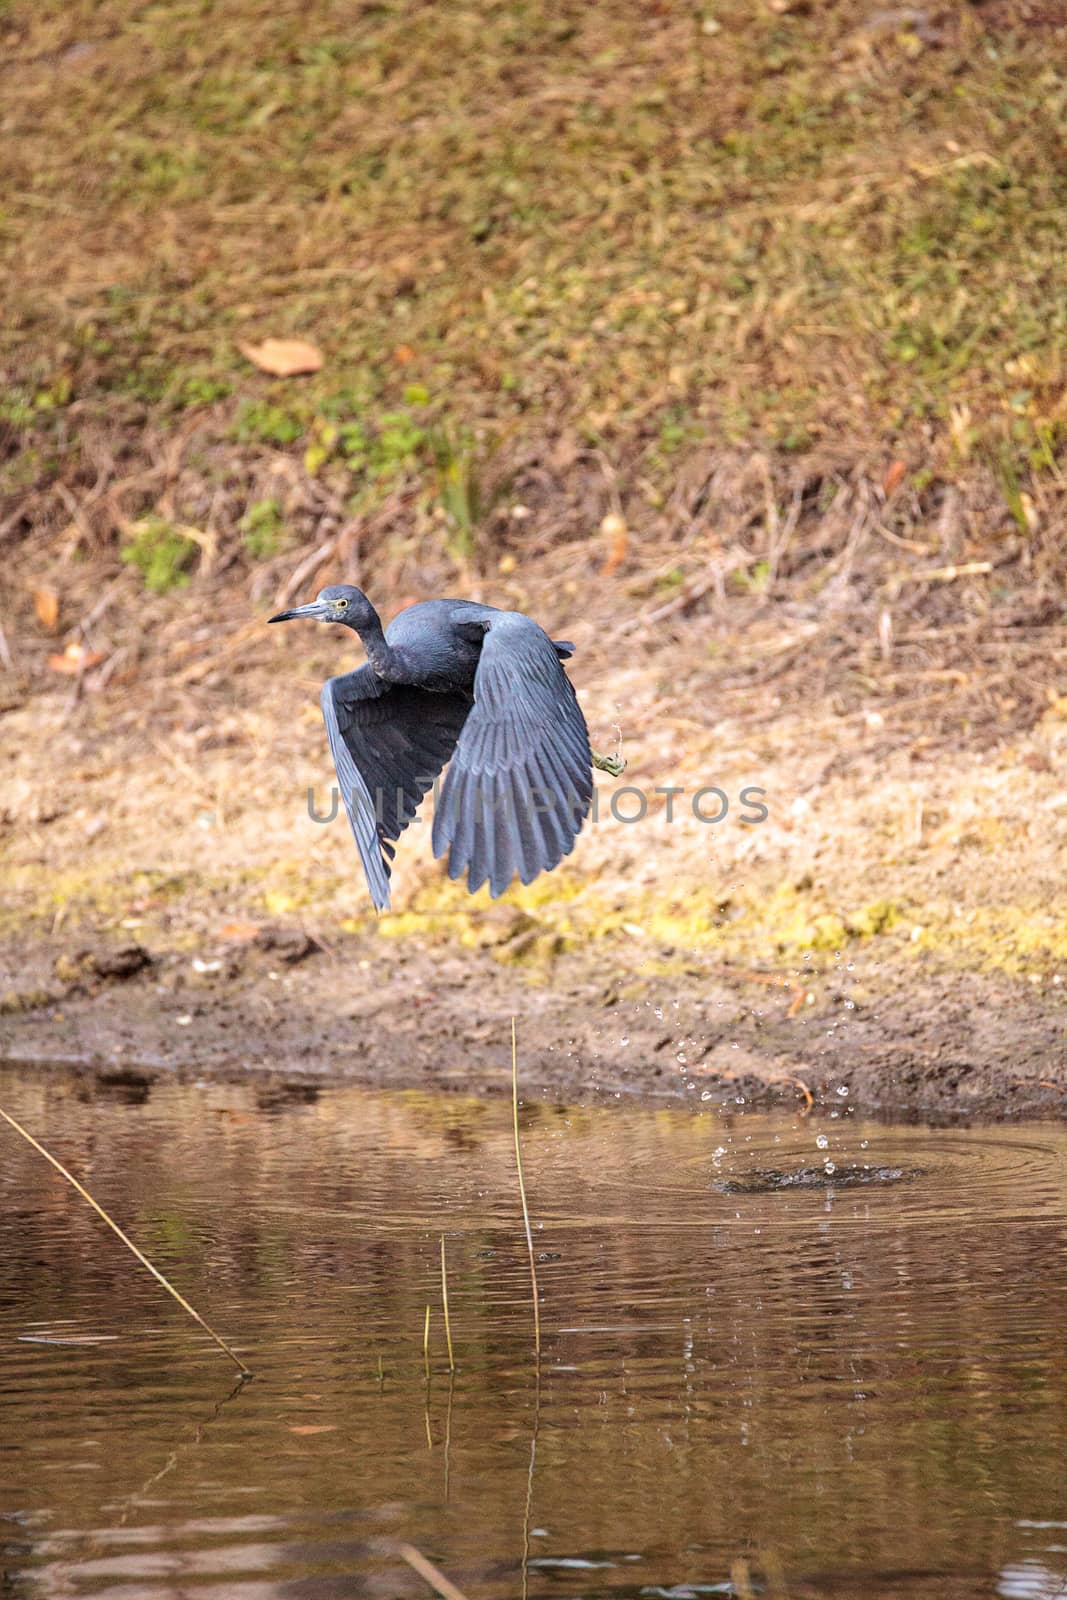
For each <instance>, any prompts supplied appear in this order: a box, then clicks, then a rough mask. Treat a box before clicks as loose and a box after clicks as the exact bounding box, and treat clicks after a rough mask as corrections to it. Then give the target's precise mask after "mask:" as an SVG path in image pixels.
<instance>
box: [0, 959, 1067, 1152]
mask: <svg viewBox="0 0 1067 1600" xmlns="http://www.w3.org/2000/svg"><path fill="white" fill-rule="evenodd" d="M60 944H61V948H59V949H56V948H48V947H47V946H45V945H41V946H38V948H37V951H36V953H35V955H34V956H33V957H32V958H31V959H30V960H29V961H27V960H26V959H25V957H24V955H22V954H21V953H18V952H16V951H14V950H12V949H9V950H8V951H7V952H6V957H5V959H4V961H3V967H2V977H0V1040H2V1046H0V1048H2V1056H3V1059H4V1060H6V1061H8V1062H18V1063H20V1064H26V1063H39V1064H40V1066H41V1068H42V1070H44V1069H49V1068H68V1069H74V1070H77V1071H78V1072H82V1073H85V1074H86V1075H87V1076H89V1077H91V1078H93V1079H95V1080H96V1081H97V1082H99V1083H100V1084H101V1085H104V1086H106V1085H109V1084H110V1085H113V1086H115V1087H116V1088H117V1089H120V1090H121V1089H123V1088H125V1089H129V1088H131V1087H136V1085H137V1084H138V1083H139V1082H146V1081H151V1080H153V1079H156V1078H159V1077H170V1076H179V1077H184V1078H190V1077H191V1078H204V1079H229V1080H233V1079H239V1078H245V1077H248V1076H249V1075H254V1076H256V1077H259V1078H262V1079H263V1080H264V1082H265V1083H272V1084H275V1085H277V1084H278V1083H286V1082H291V1083H292V1084H294V1085H299V1084H300V1083H304V1082H308V1081H310V1080H314V1081H324V1082H325V1081H345V1082H353V1083H360V1084H367V1085H374V1086H383V1087H394V1088H397V1089H405V1090H419V1089H425V1090H441V1089H444V1090H462V1091H464V1092H476V1093H486V1094H499V1093H505V1092H507V1091H508V1089H509V1087H510V1023H511V1017H512V1016H513V1015H514V1016H516V1017H517V1018H518V1029H519V1049H520V1074H521V1082H522V1086H523V1093H524V1095H526V1096H527V1097H531V1096H540V1097H545V1098H551V1099H556V1100H567V1101H574V1100H589V1099H609V1100H610V1099H612V1098H615V1097H626V1098H631V1097H639V1098H645V1099H649V1100H668V1099H669V1100H671V1101H673V1102H676V1103H677V1102H683V1103H689V1104H691V1105H692V1106H693V1107H694V1109H708V1108H709V1106H714V1107H722V1108H725V1109H728V1110H729V1111H730V1112H731V1113H736V1112H737V1111H739V1110H741V1109H743V1108H744V1107H745V1106H766V1105H767V1104H768V1103H781V1104H793V1105H795V1106H796V1107H797V1109H798V1111H804V1112H806V1111H808V1110H810V1109H812V1108H814V1109H815V1110H816V1111H817V1112H818V1111H828V1110H833V1111H843V1110H847V1109H852V1110H855V1111H858V1112H864V1113H872V1114H878V1115H886V1116H892V1117H894V1118H896V1119H898V1120H899V1119H901V1118H908V1117H914V1118H920V1119H930V1120H933V1121H938V1122H946V1121H966V1120H970V1119H975V1118H996V1119H1001V1118H1018V1117H1059V1116H1062V1115H1063V1114H1064V1113H1065V1112H1067V1071H1064V1070H1063V1040H1064V1030H1065V1026H1067V1001H1065V999H1064V996H1063V992H1062V989H1061V987H1060V986H1055V987H1053V988H1051V989H1050V990H1049V991H1048V992H1046V993H1044V994H1035V993H1034V991H1033V986H1032V985H1031V984H1029V983H1026V982H1020V981H1019V980H1016V979H1011V978H1008V977H1005V976H995V975H990V974H981V973H974V972H971V973H958V972H957V973H951V974H947V973H937V972H931V971H924V970H923V969H922V966H921V964H917V963H913V964H912V965H911V966H910V967H907V966H905V965H903V964H901V963H899V962H891V961H887V960H885V959H884V958H883V957H882V955H881V954H879V955H878V956H875V955H874V954H873V953H872V952H869V951H868V952H864V951H856V952H854V953H853V954H852V955H850V957H849V959H848V961H847V962H839V961H835V962H832V963H831V964H830V965H829V966H828V967H824V968H823V969H822V970H815V969H814V968H808V969H804V968H800V969H797V971H796V972H795V973H793V974H791V975H785V976H782V975H779V974H775V973H773V972H770V971H767V970H760V969H758V968H756V967H751V968H748V967H743V966H737V965H728V964H724V963H721V962H714V961H711V960H707V959H703V960H701V959H694V960H691V961H686V963H685V964H684V965H683V966H681V967H677V966H676V968H675V970H674V971H670V970H669V963H668V962H667V961H666V959H665V958H664V953H663V952H659V953H658V956H659V959H658V960H657V959H655V958H654V957H653V956H652V955H650V954H649V952H647V951H638V950H636V949H629V950H627V949H625V948H617V949H614V950H612V951H611V952H610V953H609V954H607V955H605V953H603V952H600V953H597V952H591V951H584V952H583V951H575V952H571V953H568V954H564V955H561V956H557V957H556V958H555V959H554V960H552V961H551V962H549V963H547V964H542V965H540V966H538V967H535V968H534V969H525V968H520V969H516V968H515V967H513V966H511V965H509V964H502V963H501V961H500V959H499V949H498V948H497V947H494V946H490V947H489V948H483V949H472V948H467V947H463V946H459V947H453V948H448V947H446V946H440V947H437V948H433V949H427V948H425V947H422V946H420V945H418V944H416V943H414V942H412V941H403V942H399V943H398V942H396V941H393V940H384V939H382V938H381V937H379V936H376V935H375V934H373V933H372V934H367V935H362V936H347V937H345V938H343V940H342V941H341V942H340V943H339V944H338V945H331V946H330V947H329V948H325V947H324V945H323V944H321V943H319V942H318V941H316V940H315V939H314V938H311V937H309V936H308V935H306V934H305V933H302V932H301V931H300V930H299V929H293V928H289V929H285V928H266V929H263V930H261V931H260V932H258V933H256V934H255V935H254V936H252V934H251V929H249V936H248V937H247V938H245V939H244V940H243V941H241V942H234V941H231V942H225V941H224V942H222V943H219V944H216V945H215V946H210V947H205V948H204V949H203V951H202V953H200V954H198V955H190V954H189V952H188V950H187V949H186V950H181V951H179V950H174V949H171V950H166V949H161V948H156V949H154V950H153V949H150V948H148V947H147V946H146V945H143V944H139V943H136V942H133V941H131V940H129V939H127V940H125V941H122V940H116V939H114V938H112V939H110V940H107V939H102V940H97V941H95V942H93V941H90V942H89V943H85V942H84V941H82V942H79V941H78V940H73V941H72V940H70V939H67V940H65V941H60Z"/></svg>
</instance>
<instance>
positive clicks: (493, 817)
mask: <svg viewBox="0 0 1067 1600" xmlns="http://www.w3.org/2000/svg"><path fill="white" fill-rule="evenodd" d="M293 617H312V618H315V619H316V620H317V621H320V622H339V623H342V624H343V625H344V626H346V627H349V628H352V629H354V630H355V632H356V633H358V634H359V636H360V638H361V640H362V641H363V646H364V649H365V650H366V652H367V664H366V665H365V666H362V667H359V668H357V670H356V671H355V672H349V673H346V674H344V676H342V677H339V678H329V679H327V681H326V683H325V684H324V686H323V691H322V712H323V717H324V719H325V722H326V733H327V736H328V738H329V741H330V751H331V754H332V755H333V759H334V765H335V767H336V769H337V777H338V781H339V783H340V787H341V794H342V797H343V799H344V803H345V807H346V809H347V812H348V818H349V821H350V822H351V824H352V832H353V834H354V835H355V840H356V844H357V846H358V848H359V854H360V858H361V860H362V862H363V869H364V871H365V873H366V875H367V883H368V886H369V888H370V892H371V898H372V899H373V901H374V904H375V905H376V906H377V907H378V909H379V910H384V909H385V908H386V907H387V906H388V905H389V871H390V867H389V863H390V861H391V860H392V858H393V855H394V842H395V841H396V840H397V839H398V838H399V837H400V835H401V833H402V832H403V831H404V829H405V828H406V827H407V825H408V823H409V822H410V821H411V820H412V818H413V817H414V815H415V813H416V811H417V809H418V807H419V804H420V802H421V801H422V799H423V797H424V795H425V794H426V793H427V792H428V790H429V789H431V788H432V787H433V786H434V784H435V782H436V781H437V779H438V778H439V776H440V774H441V772H442V770H443V769H444V767H445V766H446V765H448V772H447V774H446V776H445V780H444V783H443V784H442V785H441V788H440V793H439V795H438V798H437V806H436V811H435V814H434V824H433V851H434V855H436V856H443V855H445V854H446V853H447V855H448V871H449V876H450V877H452V878H459V877H462V875H463V874H464V873H466V874H467V884H468V887H469V888H470V889H471V891H472V892H473V891H474V890H475V889H478V888H480V886H481V885H482V884H483V883H485V882H488V884H489V892H490V894H491V895H492V896H493V898H494V899H495V898H496V897H497V896H498V895H500V894H503V892H504V890H505V889H506V888H507V886H508V884H509V883H510V882H511V881H512V879H513V878H515V877H519V878H521V880H522V882H523V883H529V882H530V881H531V879H533V878H535V877H536V876H537V874H538V873H539V872H550V871H551V870H552V868H553V867H556V866H558V865H559V863H560V861H561V860H562V859H563V857H564V856H565V855H569V854H570V852H571V850H572V849H573V848H574V841H575V839H576V838H577V836H578V833H579V831H580V829H581V826H582V823H583V821H584V820H585V817H586V815H587V814H588V811H589V805H590V801H591V799H592V793H593V779H592V770H591V769H592V764H593V759H594V758H593V755H592V752H591V751H590V748H589V734H588V732H587V730H586V725H585V718H584V717H583V715H582V710H581V707H580V706H579V704H578V699H577V696H576V695H575V693H574V689H573V687H572V686H571V682H570V679H569V678H568V677H567V675H566V673H565V672H564V670H563V667H562V666H561V664H560V663H561V661H562V660H564V659H565V658H566V657H568V656H569V655H571V654H572V652H573V649H574V646H573V645H570V644H565V643H555V642H554V641H553V640H551V639H550V638H549V637H548V635H547V633H545V631H544V629H543V628H541V627H540V626H539V625H538V624H537V623H536V622H534V620H533V618H532V617H527V616H524V615H523V614H522V612H519V611H498V610H497V609H496V608H495V607H494V606H482V605H476V604H474V603H473V602H472V601H469V600H427V601H424V602H423V603H422V604H420V605H414V606H409V607H408V609H407V610H406V611H402V612H401V613H400V614H399V616H397V617H395V618H394V620H393V621H392V622H391V623H390V624H389V627H388V629H386V630H385V631H383V629H382V625H381V621H380V619H379V617H378V613H377V612H376V611H375V609H374V607H373V606H372V605H371V603H370V601H369V600H368V599H367V597H366V595H365V594H364V593H363V592H362V590H361V589H356V588H353V587H351V586H350V585H347V584H341V585H334V586H331V587H330V588H327V589H323V590H322V591H321V593H320V594H319V595H318V597H317V598H316V599H315V600H314V601H313V602H312V603H311V604H310V605H306V606H297V607H296V608H295V609H294V610H292V611H283V612H281V613H280V614H279V615H278V616H276V617H271V619H270V620H271V622H287V621H289V620H290V619H291V618H293ZM449 763H450V764H449ZM609 770H611V768H610V765H609Z"/></svg>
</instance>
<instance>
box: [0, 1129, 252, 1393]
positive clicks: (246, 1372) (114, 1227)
mask: <svg viewBox="0 0 1067 1600" xmlns="http://www.w3.org/2000/svg"><path fill="white" fill-rule="evenodd" d="M0 1117H3V1119H4V1121H5V1122H7V1123H9V1124H10V1126H11V1127H12V1128H14V1130H15V1132H16V1133H20V1134H21V1135H22V1137H23V1138H24V1139H25V1140H26V1142H27V1143H28V1144H32V1146H33V1148H34V1149H35V1150H36V1151H37V1152H38V1154H39V1155H42V1156H44V1158H45V1160H46V1161H48V1162H50V1163H51V1164H52V1166H53V1167H55V1169H56V1171H57V1172H58V1173H60V1175H61V1176H62V1177H64V1178H66V1180H67V1182H68V1183H69V1184H70V1185H71V1186H72V1187H73V1188H75V1189H77V1191H78V1193H79V1194H80V1195H81V1197H82V1199H83V1200H87V1201H88V1203H89V1204H90V1205H91V1206H92V1208H93V1210H94V1211H95V1212H96V1213H97V1215H98V1216H100V1217H102V1218H103V1219H104V1221H105V1222H106V1223H107V1225H108V1227H109V1228H110V1229H111V1231H112V1232H113V1233H117V1234H118V1236H119V1238H120V1239H121V1240H122V1242H123V1244H124V1245H125V1246H126V1248H127V1250H130V1251H132V1252H133V1254H134V1255H135V1256H136V1257H137V1259H138V1261H139V1262H140V1263H141V1265H142V1267H147V1268H148V1270H149V1272H150V1273H151V1274H152V1276H153V1278H155V1279H156V1281H157V1282H158V1283H161V1284H162V1285H163V1287H164V1289H166V1291H167V1293H168V1294H170V1295H173V1296H174V1298H175V1300H177V1302H178V1304H179V1305H180V1306H181V1308H182V1310H183V1311H187V1312H188V1313H189V1315H190V1316H191V1317H192V1318H193V1320H194V1322H198V1323H199V1324H200V1326H201V1327H202V1328H203V1330H204V1332H205V1333H207V1334H210V1335H211V1337H212V1339H214V1341H215V1343H216V1344H217V1345H218V1347H219V1349H220V1350H224V1351H225V1352H226V1354H227V1355H228V1356H229V1358H230V1360H231V1361H232V1362H233V1364H234V1366H235V1367H236V1368H237V1370H238V1371H239V1372H240V1373H241V1374H242V1376H244V1377H246V1378H250V1377H251V1376H252V1373H251V1371H250V1369H249V1368H248V1367H246V1366H245V1364H244V1362H243V1361H242V1360H241V1358H240V1356H239V1355H236V1354H235V1353H234V1352H233V1351H232V1350H231V1349H230V1347H229V1345H228V1344H227V1343H226V1341H225V1339H220V1338H219V1335H218V1334H217V1333H216V1332H215V1330H214V1328H212V1327H211V1326H210V1325H209V1324H208V1323H206V1322H205V1321H204V1319H203V1317H202V1316H201V1315H200V1313H199V1311H196V1310H195V1309H194V1308H193V1307H192V1306H191V1305H190V1304H189V1302H188V1300H186V1299H185V1298H184V1296H182V1295H180V1294H179V1293H178V1291H177V1289H176V1288H175V1287H174V1285H173V1284H172V1283H169V1282H168V1280H167V1279H166V1278H165V1277H164V1276H163V1274H162V1273H161V1272H160V1270H159V1268H158V1267H154V1266H153V1265H152V1263H151V1261H149V1259H148V1257H147V1256H146V1255H145V1254H144V1252H143V1251H141V1250H138V1248H137V1246H136V1245H135V1244H134V1242H133V1240H132V1239H131V1238H130V1237H129V1236H128V1235H127V1234H125V1233H123V1231H122V1229H121V1228H120V1227H119V1225H118V1223H117V1222H114V1221H113V1220H112V1219H111V1217H109V1216H108V1214H107V1212H106V1211H105V1210H104V1208H103V1206H102V1205H100V1203H99V1202H98V1201H96V1200H94V1199H93V1197H92V1195H91V1194H90V1193H89V1191H88V1189H85V1188H83V1187H82V1185H81V1184H80V1183H79V1182H78V1180H77V1178H76V1177H74V1175H73V1173H70V1172H68V1171H67V1169H66V1167H65V1166H64V1165H63V1163H62V1162H61V1161H57V1160H56V1158H55V1156H54V1155H52V1154H51V1152H50V1151H48V1150H46V1149H45V1147H44V1145H43V1144H40V1143H38V1141H37V1140H36V1139H35V1138H34V1137H33V1134H32V1133H28V1132H27V1130H26V1129H25V1128H24V1127H23V1126H22V1124H21V1122H16V1121H15V1119H14V1117H12V1116H10V1115H9V1114H8V1112H6V1111H5V1110H4V1109H3V1107H2V1106H0Z"/></svg>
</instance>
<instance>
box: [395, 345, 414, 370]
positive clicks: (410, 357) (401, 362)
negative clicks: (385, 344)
mask: <svg viewBox="0 0 1067 1600" xmlns="http://www.w3.org/2000/svg"><path fill="white" fill-rule="evenodd" d="M414 359H415V352H414V350H413V349H412V348H411V346H410V345H409V344H398V345H397V347H396V349H395V350H394V351H393V360H394V361H395V362H396V364H397V366H398V367H406V366H407V364H408V362H409V361H414Z"/></svg>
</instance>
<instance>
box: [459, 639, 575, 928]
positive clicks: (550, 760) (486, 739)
mask: <svg viewBox="0 0 1067 1600" xmlns="http://www.w3.org/2000/svg"><path fill="white" fill-rule="evenodd" d="M485 630H486V631H485V638H484V642H483V644H482V651H481V657H480V660H479V663H478V671H477V673H476V675H475V679H474V706H473V708H472V709H471V712H470V715H469V716H468V718H467V721H466V723H465V725H464V728H463V732H462V733H461V734H460V737H459V742H458V744H457V745H456V750H455V754H454V756H453V757H452V764H451V766H450V767H449V769H448V774H447V776H446V778H445V781H444V784H443V786H442V789H441V797H440V800H439V801H438V804H437V810H436V814H435V816H434V823H433V851H434V855H436V856H442V855H444V853H445V851H446V850H447V851H448V873H449V877H451V878H458V877H461V876H462V874H463V872H464V870H467V884H468V887H469V888H470V889H471V890H472V891H473V890H475V889H477V888H479V887H480V886H481V885H482V884H483V883H484V882H485V880H486V879H487V878H488V880H489V892H490V894H491V895H492V896H493V898H494V899H495V898H496V896H497V895H500V894H503V892H504V890H505V889H506V888H507V886H508V884H509V883H510V882H511V880H512V878H513V877H515V875H516V874H518V876H519V877H520V878H521V879H522V881H523V883H529V882H530V880H531V879H532V878H535V877H536V876H537V874H538V873H539V872H547V871H550V870H551V868H552V867H555V866H558V865H559V863H560V861H561V860H562V859H563V857H564V856H566V855H569V854H570V852H571V850H572V849H573V848H574V841H575V839H576V838H577V836H578V832H579V829H580V828H581V826H582V822H583V820H584V818H585V816H586V814H587V812H588V810H589V803H590V800H591V799H592V794H593V776H592V759H591V755H590V750H589V734H588V731H587V729H586V726H585V718H584V717H583V716H582V710H581V707H580V706H579V704H578V697H577V695H576V694H575V692H574V689H573V688H572V686H571V682H570V679H569V678H568V677H567V674H566V673H565V672H564V670H563V668H562V666H561V665H560V660H559V654H558V652H557V648H556V646H555V645H554V644H553V642H552V640H551V639H550V638H549V637H548V635H547V633H545V632H544V630H543V629H542V628H540V627H538V625H537V623H536V622H534V621H533V620H532V619H531V618H530V617H524V616H521V615H519V614H518V613H517V612H514V611H505V612H495V613H492V614H491V615H490V617H489V618H488V619H487V621H486V623H485Z"/></svg>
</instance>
